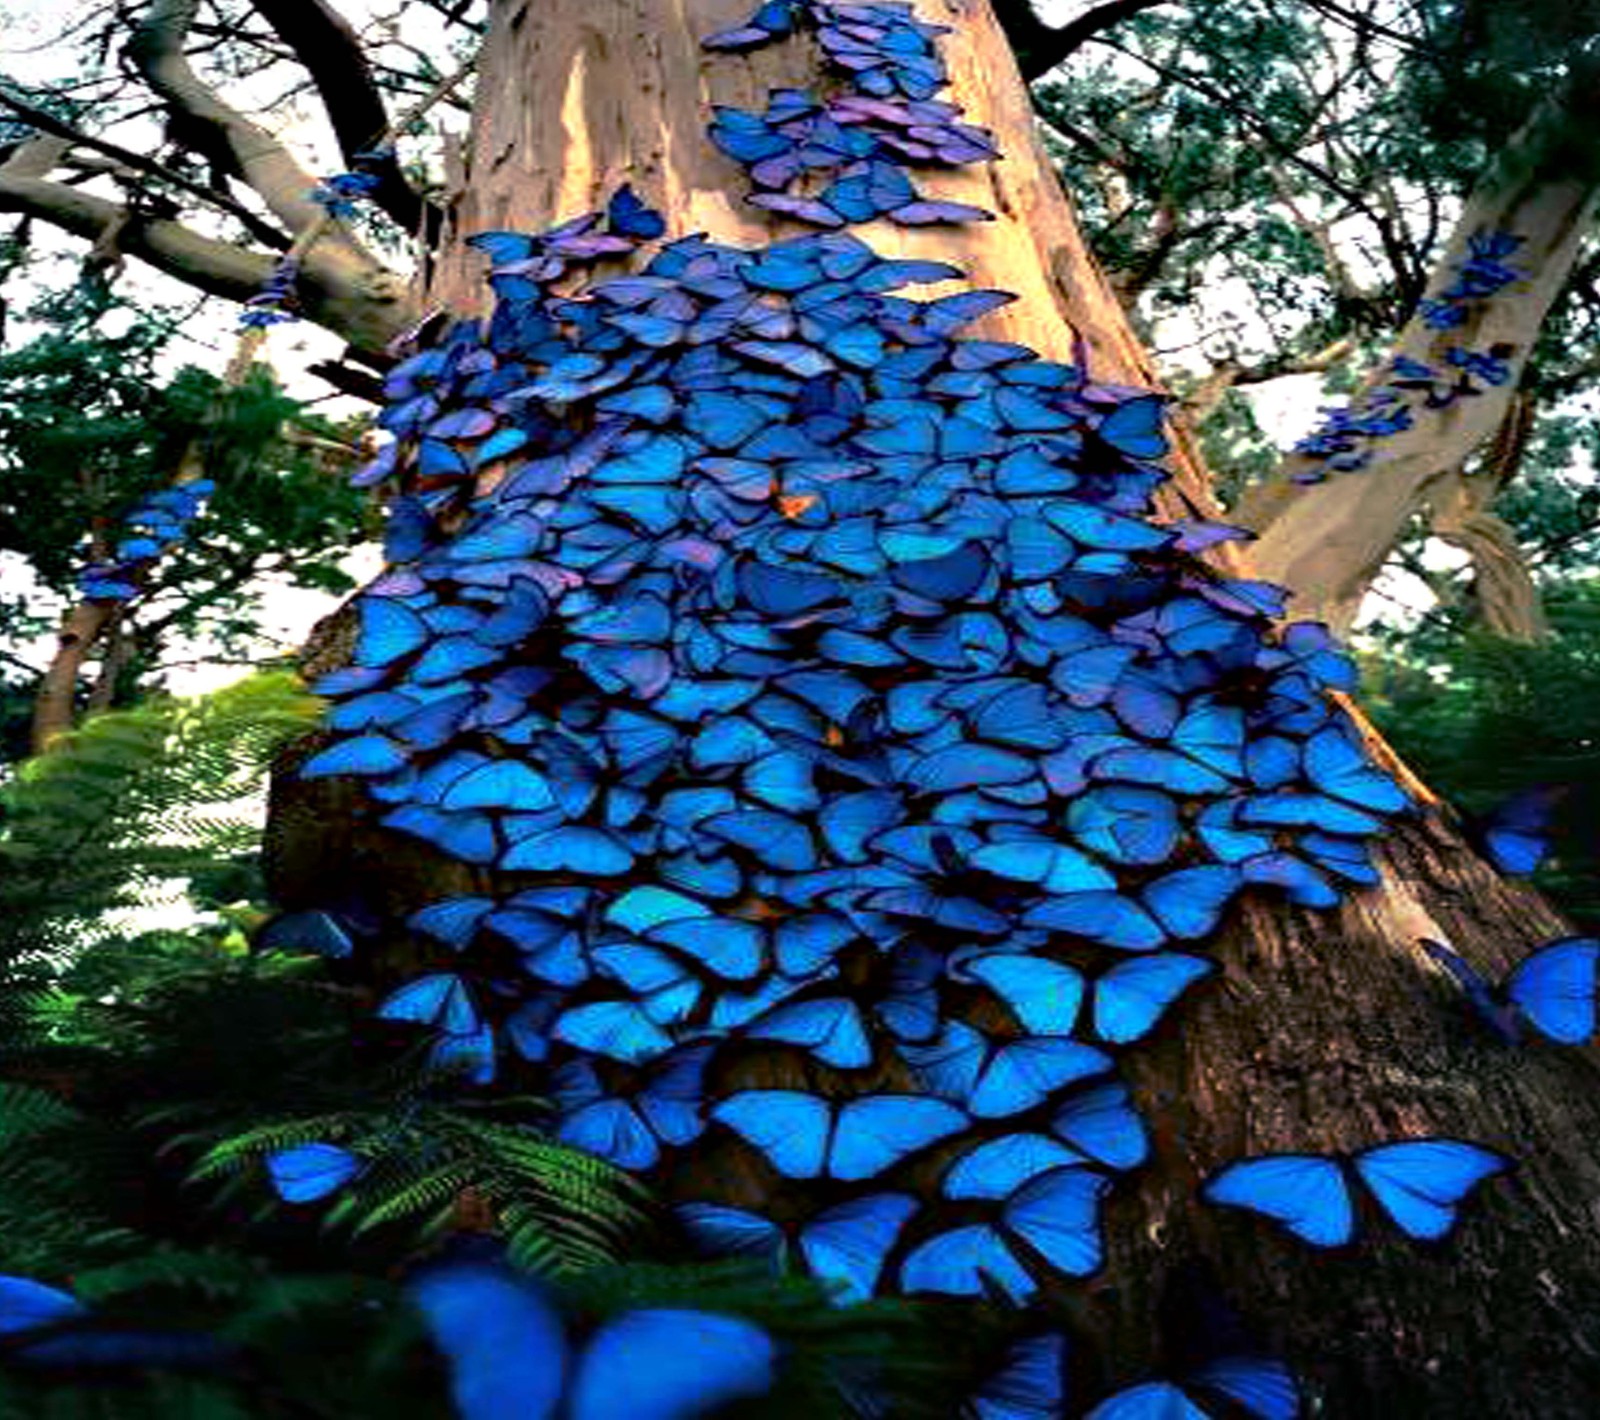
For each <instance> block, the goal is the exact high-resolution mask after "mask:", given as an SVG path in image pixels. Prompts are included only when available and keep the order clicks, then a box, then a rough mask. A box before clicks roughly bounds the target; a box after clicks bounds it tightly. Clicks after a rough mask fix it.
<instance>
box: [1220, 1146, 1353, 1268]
mask: <svg viewBox="0 0 1600 1420" xmlns="http://www.w3.org/2000/svg"><path fill="white" fill-rule="evenodd" d="M1200 1196H1201V1197H1202V1198H1204V1199H1205V1200H1206V1202H1208V1203H1216V1204H1220V1205H1221V1206H1223V1207H1226V1208H1242V1209H1244V1210H1245V1211H1246V1212H1250V1213H1260V1214H1261V1215H1262V1216H1263V1217H1266V1218H1271V1219H1273V1220H1274V1221H1276V1222H1279V1223H1282V1224H1283V1226H1284V1227H1286V1228H1287V1229H1288V1230H1289V1231H1290V1232H1291V1233H1293V1234H1294V1235H1295V1236H1296V1237H1297V1238H1299V1239H1300V1240H1301V1241H1302V1242H1307V1243H1310V1244H1311V1245H1312V1246H1313V1247H1343V1246H1344V1245H1345V1244H1346V1243H1348V1242H1349V1241H1350V1240H1351V1239H1352V1238H1353V1237H1354V1236H1355V1230H1356V1216H1355V1208H1354V1206H1353V1205H1352V1202H1351V1198H1350V1184H1349V1182H1348V1180H1347V1179H1346V1178H1345V1174H1344V1170H1343V1169H1342V1168H1341V1167H1340V1166H1339V1164H1338V1162H1337V1161H1336V1160H1333V1159H1326V1158H1321V1157H1319V1156H1317V1155H1315V1154H1273V1155H1269V1156H1267V1157H1264V1158H1258V1159H1241V1160H1239V1161H1238V1162H1236V1163H1232V1164H1229V1165H1227V1167H1225V1168H1223V1169H1222V1170H1220V1171H1219V1172H1218V1173H1215V1174H1213V1175H1212V1176H1211V1177H1210V1178H1209V1179H1207V1180H1206V1183H1205V1185H1204V1187H1202V1188H1201V1190H1200Z"/></svg>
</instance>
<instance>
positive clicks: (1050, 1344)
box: [962, 1333, 1067, 1420]
mask: <svg viewBox="0 0 1600 1420" xmlns="http://www.w3.org/2000/svg"><path fill="white" fill-rule="evenodd" d="M1066 1363H1067V1340H1066V1337H1064V1336H1062V1335H1060V1334H1059V1333H1055V1334H1051V1335H1047V1336H1026V1337H1024V1338H1023V1339H1022V1340H1020V1341H1018V1342H1017V1343H1016V1344H1015V1345H1013V1346H1012V1347H1011V1349H1010V1350H1009V1351H1007V1352H1006V1359H1005V1363H1004V1364H1003V1365H1002V1366H1001V1367H1000V1369H999V1370H998V1371H996V1372H995V1373H994V1374H993V1375H992V1376H990V1377H989V1379H988V1380H986V1381H985V1382H984V1383H983V1385H982V1386H980V1387H979V1389H978V1390H977V1391H976V1392H975V1393H974V1394H973V1395H972V1396H971V1397H970V1398H969V1399H968V1401H967V1403H966V1406H965V1407H964V1409H963V1410H962V1420H1058V1417H1059V1416H1061V1415H1062V1414H1063V1413H1064V1411H1065V1407H1066V1401H1067V1388H1066Z"/></svg>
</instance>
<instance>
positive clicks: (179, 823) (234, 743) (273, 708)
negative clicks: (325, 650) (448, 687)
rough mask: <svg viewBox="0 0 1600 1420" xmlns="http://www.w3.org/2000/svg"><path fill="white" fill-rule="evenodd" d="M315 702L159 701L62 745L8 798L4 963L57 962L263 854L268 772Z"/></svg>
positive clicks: (2, 804)
mask: <svg viewBox="0 0 1600 1420" xmlns="http://www.w3.org/2000/svg"><path fill="white" fill-rule="evenodd" d="M317 707H318V702H317V700H316V699H315V698H314V697H313V696H311V695H310V694H308V693H307V692H306V691H305V690H304V689H303V688H302V686H301V685H300V682H299V681H298V679H297V678H295V677H294V676H293V675H291V674H289V673H287V672H276V673H269V674H263V675H257V676H253V677H251V678H249V679H246V680H242V681H240V682H239V683H237V684H236V685H232V686H229V687H227V688H226V689H224V690H220V691H217V692H215V693H213V694H211V695H207V696H203V697H200V698H198V699H194V700H175V699H157V700H152V701H150V702H148V703H146V704H144V705H141V706H139V707H138V708H136V709H132V710H121V711H112V712H110V713H108V714H104V715H100V716H97V717H94V718H92V719H90V720H89V721H87V722H86V723H85V724H84V725H83V727H82V728H81V729H78V730H75V731H73V732H71V733H70V734H66V735H62V736H61V737H59V739H57V740H56V741H55V742H54V744H53V745H52V746H51V748H50V749H49V750H48V751H47V752H46V753H44V754H42V755H39V756H37V757H36V758H34V759H31V760H28V761H25V762H24V763H23V764H22V765H20V766H19V767H18V769H17V771H16V773H15V775H14V777H13V778H12V779H11V780H10V782H8V783H6V784H4V785H3V786H0V960H11V961H15V960H18V959H27V958H30V957H37V956H39V955H41V954H42V955H47V956H48V955H59V954H61V953H62V952H64V951H67V950H69V949H70V948H72V947H73V946H81V945H82V944H84V943H85V942H87V941H89V940H92V939H93V937H94V934H95V931H96V930H97V927H99V925H100V924H103V922H104V920H105V917H106V914H107V913H109V912H111V911H113V910H115V909H117V908H123V907H128V906H133V905H138V904H140V903H145V902H149V901H150V900H151V898H152V895H153V894H154V893H155V892H156V890H157V889H158V887H159V886H160V885H161V884H163V883H171V882H172V881H173V880H174V879H176V880H179V881H182V880H186V879H188V878H190V877H192V876H193V875H195V874H198V873H201V872H204V871H206V870H207V869H210V868H213V867H215V865H217V864H218V863H220V862H226V861H228V860H229V859H230V858H232V857H234V856H235V855H237V854H240V853H244V852H247V851H249V850H251V849H253V848H254V847H256V846H257V844H258V842H259V827H258V823H257V820H258V818H259V814H258V813H257V812H256V811H255V809H256V805H255V800H256V798H257V797H258V796H259V794H260V792H261V786H262V783H263V781H264V778H265V772H266V769H267V766H268V764H269V762H270V760H271V758H272V756H273V754H274V753H275V752H276V751H277V750H278V748H279V747H280V746H282V745H283V744H284V743H285V742H287V741H288V740H290V739H293V738H295V737H296V736H299V735H302V734H304V733H305V732H306V731H307V730H308V729H309V728H311V727H312V726H313V724H314V723H315V720H316V716H317Z"/></svg>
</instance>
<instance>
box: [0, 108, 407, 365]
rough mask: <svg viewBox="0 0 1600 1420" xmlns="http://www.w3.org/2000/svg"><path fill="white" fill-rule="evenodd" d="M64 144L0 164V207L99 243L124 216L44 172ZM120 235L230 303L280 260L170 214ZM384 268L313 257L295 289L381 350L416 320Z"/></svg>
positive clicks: (348, 335)
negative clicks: (207, 233) (378, 269)
mask: <svg viewBox="0 0 1600 1420" xmlns="http://www.w3.org/2000/svg"><path fill="white" fill-rule="evenodd" d="M63 144H64V140H62V139H58V138H46V139H38V140H35V142H34V143H31V144H25V145H23V148H22V149H20V150H18V152H17V153H15V154H13V155H12V158H11V160H10V161H9V162H7V163H5V164H3V165H0V211H5V212H20V213H22V214H24V215H26V216H29V217H36V218H38V219H39V220H40V221H42V222H48V223H49V224H50V225H51V226H53V227H59V228H61V229H62V230H63V231H65V232H69V233H71V234H72V235H73V236H75V237H81V238H82V239H83V240H85V241H88V242H93V241H95V240H97V239H98V238H99V237H100V236H101V235H102V233H104V232H105V231H106V230H107V229H108V228H110V227H112V226H113V225H114V224H115V223H117V222H119V221H122V220H123V218H124V216H125V215H126V214H125V212H124V209H123V208H121V207H120V206H118V205H117V203H115V202H113V201H111V200H110V199H108V198H104V197H97V196H95V195H94V194H93V193H88V192H83V191H81V190H79V189H78V188H75V187H69V186H67V185H66V184H64V183H59V182H51V181H50V180H49V179H48V178H47V177H45V176H43V174H44V173H47V172H48V171H49V168H50V164H49V161H48V158H49V154H48V153H46V152H44V151H43V150H44V149H46V148H48V149H50V150H53V152H54V153H55V154H56V155H57V156H59V154H60V151H61V147H62V146H63ZM117 241H118V245H119V247H120V249H121V250H122V251H123V252H125V253H126V254H127V255H128V256H134V257H138V258H139V259H141V260H143V261H147V262H149V263H150V265H151V266H153V267H155V268H156V269H157V270H158V271H162V272H165V273H166V274H167V275H168V276H174V277H176V278H177V279H178V280H180V281H183V282H186V283H187V284H188V285H190V286H193V287H195V288H196V289H197V290H200V291H204V292H206V293H207V294H208V295H212V296H223V297H225V298H226V299H228V300H230V301H247V300H249V298H250V297H251V296H253V295H255V294H256V292H257V291H259V290H260V288H261V283H262V282H263V281H265V280H266V279H267V277H268V276H269V275H271V273H272V269H273V266H274V264H275V262H274V258H273V257H271V256H268V255H266V254H265V253H262V252H252V251H246V250H245V249H244V248H242V247H237V246H234V245H233V244H232V243H231V242H224V241H218V240H217V239H216V238H214V237H205V236H201V235H200V233H198V232H196V231H193V230H192V229H190V228H189V227H186V226H184V225H183V223H181V222H177V221H173V220H171V219H169V218H165V217H138V218H136V219H134V220H133V221H130V222H128V223H127V224H126V225H125V226H124V227H123V228H122V230H121V232H120V233H119V235H118V238H117ZM383 274H384V273H382V272H378V273H374V272H373V271H372V270H371V269H370V268H367V267H365V266H362V265H360V264H358V263H355V262H352V261H350V260H349V259H348V258H346V259H345V260H344V261H327V262H319V263H310V262H308V263H307V264H306V266H305V267H304V268H303V270H302V274H301V279H300V282H299V284H298V286H297V288H296V290H297V294H298V295H299V297H300V302H301V306H302V308H303V309H304V311H305V313H306V315H307V316H308V317H309V318H310V319H311V320H314V321H316V322H317V323H318V324H319V325H325V326H327V327H328V328H329V329H330V330H333V331H336V332H337V333H338V334H340V335H342V336H343V337H344V338H345V339H346V340H348V341H350V343H351V344H352V345H355V346H357V347H359V348H360V349H362V350H371V351H381V350H382V349H383V347H384V346H385V345H386V344H387V343H388V342H389V341H390V340H392V339H393V338H394V337H395V335H397V334H398V333H399V332H400V331H402V330H404V329H405V328H406V326H407V325H408V324H409V323H410V322H411V321H412V320H413V319H414V318H415V317H414V316H413V314H412V307H411V305H410V303H409V300H408V299H407V292H406V290H405V288H404V285H403V283H400V282H398V280H396V281H395V282H394V283H393V284H392V285H391V284H389V283H386V282H385V281H383V280H381V279H379V278H381V277H382V276H383Z"/></svg>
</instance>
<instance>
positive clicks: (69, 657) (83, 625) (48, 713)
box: [30, 602, 116, 754]
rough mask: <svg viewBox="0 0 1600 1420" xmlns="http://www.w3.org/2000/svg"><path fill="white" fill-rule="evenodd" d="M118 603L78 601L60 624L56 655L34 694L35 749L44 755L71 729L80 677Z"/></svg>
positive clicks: (32, 732) (33, 736)
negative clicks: (54, 740) (55, 741)
mask: <svg viewBox="0 0 1600 1420" xmlns="http://www.w3.org/2000/svg"><path fill="white" fill-rule="evenodd" d="M115 611H116V606H115V605H114V604H113V603H111V602H79V603H78V605H77V606H75V607H74V608H73V609H72V610H71V611H70V612H69V613H68V614H67V617H66V619H65V620H64V621H63V622H62V624H61V630H60V631H59V632H58V633H57V635H56V649H55V654H54V655H53V656H51V657H50V664H49V665H48V666H47V667H46V668H45V672H44V674H43V675H42V676H40V677H39V685H38V688H37V689H36V690H35V691H34V696H33V726H32V730H31V732H30V738H31V741H32V746H33V752H34V753H35V754H43V753H44V752H45V750H47V749H48V748H49V747H50V741H51V740H53V739H54V738H55V737H56V736H57V735H59V734H61V733H63V732H64V731H66V730H70V729H71V728H72V718H73V714H72V712H73V709H74V705H75V702H76V699H77V692H78V677H79V675H80V674H81V673H82V671H83V663H84V661H85V660H87V659H88V656H89V652H90V650H91V649H92V648H93V646H94V643H95V642H96V641H98V640H99V639H100V637H101V636H102V635H103V634H104V633H105V629H106V627H107V626H109V625H110V624H111V617H112V614H113V613H114V612H115Z"/></svg>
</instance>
